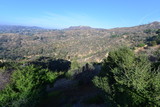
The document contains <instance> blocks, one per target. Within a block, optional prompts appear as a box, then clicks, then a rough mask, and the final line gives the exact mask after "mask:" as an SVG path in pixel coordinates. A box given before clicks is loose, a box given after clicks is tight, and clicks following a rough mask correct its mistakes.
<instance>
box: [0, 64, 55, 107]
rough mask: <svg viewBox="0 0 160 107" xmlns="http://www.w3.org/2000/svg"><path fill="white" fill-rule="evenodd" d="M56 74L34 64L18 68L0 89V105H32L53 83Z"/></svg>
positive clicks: (23, 106) (14, 106) (16, 106)
mask: <svg viewBox="0 0 160 107" xmlns="http://www.w3.org/2000/svg"><path fill="white" fill-rule="evenodd" d="M57 76H58V74H57V73H53V72H49V71H48V70H46V69H41V68H38V67H34V66H27V67H22V68H19V69H18V70H16V71H14V72H13V74H12V76H11V83H10V84H9V85H8V86H7V87H6V88H5V89H4V90H2V91H0V106H1V107H33V106H35V105H36V104H37V103H38V102H39V100H40V99H41V97H42V95H43V94H44V92H45V87H46V85H47V84H49V83H53V82H54V81H55V79H56V78H57Z"/></svg>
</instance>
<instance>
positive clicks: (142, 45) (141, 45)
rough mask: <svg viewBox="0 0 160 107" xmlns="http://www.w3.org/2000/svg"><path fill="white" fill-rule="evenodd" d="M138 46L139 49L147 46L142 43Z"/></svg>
mask: <svg viewBox="0 0 160 107" xmlns="http://www.w3.org/2000/svg"><path fill="white" fill-rule="evenodd" d="M137 46H138V47H144V46H145V44H144V43H140V44H138V45H137Z"/></svg>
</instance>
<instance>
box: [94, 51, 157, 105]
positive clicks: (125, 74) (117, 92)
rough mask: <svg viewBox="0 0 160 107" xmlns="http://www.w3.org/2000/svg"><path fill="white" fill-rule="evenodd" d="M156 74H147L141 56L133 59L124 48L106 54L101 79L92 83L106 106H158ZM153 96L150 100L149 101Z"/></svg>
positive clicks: (96, 79) (146, 67)
mask: <svg viewBox="0 0 160 107" xmlns="http://www.w3.org/2000/svg"><path fill="white" fill-rule="evenodd" d="M159 76H160V73H159V72H158V71H154V72H153V71H152V72H151V64H150V62H149V61H148V59H147V58H146V57H144V56H135V55H134V53H133V52H132V51H131V50H130V49H127V48H121V49H118V50H116V51H113V52H110V53H109V56H108V59H106V60H105V61H104V62H103V75H102V76H99V77H95V78H94V79H93V83H94V84H95V86H97V87H99V88H100V89H102V90H103V91H104V92H105V94H106V102H107V103H110V106H120V107H128V106H129V107H137V106H145V107H146V106H155V107H156V106H157V107H158V106H160V99H159V97H160V93H159V89H160V78H159ZM153 96H154V97H153Z"/></svg>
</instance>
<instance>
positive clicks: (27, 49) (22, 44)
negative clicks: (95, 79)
mask: <svg viewBox="0 0 160 107" xmlns="http://www.w3.org/2000/svg"><path fill="white" fill-rule="evenodd" d="M4 28H5V29H4ZM148 29H149V30H152V32H149V33H148V32H145V31H146V30H148ZM156 29H160V23H159V22H153V23H150V24H145V25H140V26H135V27H126V28H115V29H96V28H91V27H88V26H78V27H70V28H68V29H63V30H47V29H42V28H37V27H18V26H17V27H7V26H5V27H0V32H1V34H0V59H17V60H21V59H26V60H28V59H31V58H34V57H39V56H51V57H56V58H64V59H68V60H71V59H75V58H76V59H77V60H78V61H80V62H85V61H101V60H102V58H103V57H104V56H105V55H106V53H108V52H109V51H110V50H112V49H114V48H115V47H117V46H123V45H125V46H126V45H127V46H131V47H134V46H137V45H138V44H140V43H143V42H144V41H145V40H146V38H147V37H152V36H154V35H155V30H156ZM17 32H18V33H17Z"/></svg>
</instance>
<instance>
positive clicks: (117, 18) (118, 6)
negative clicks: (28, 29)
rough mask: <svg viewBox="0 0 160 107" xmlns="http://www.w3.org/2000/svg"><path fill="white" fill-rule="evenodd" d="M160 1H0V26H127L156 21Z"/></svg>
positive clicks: (157, 19)
mask: <svg viewBox="0 0 160 107" xmlns="http://www.w3.org/2000/svg"><path fill="white" fill-rule="evenodd" d="M159 5H160V0H0V24H9V25H10V24H11V25H29V26H40V27H47V28H66V27H69V26H78V25H86V26H91V27H95V28H114V27H128V26H135V25H139V24H147V23H150V22H153V21H160V6H159Z"/></svg>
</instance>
